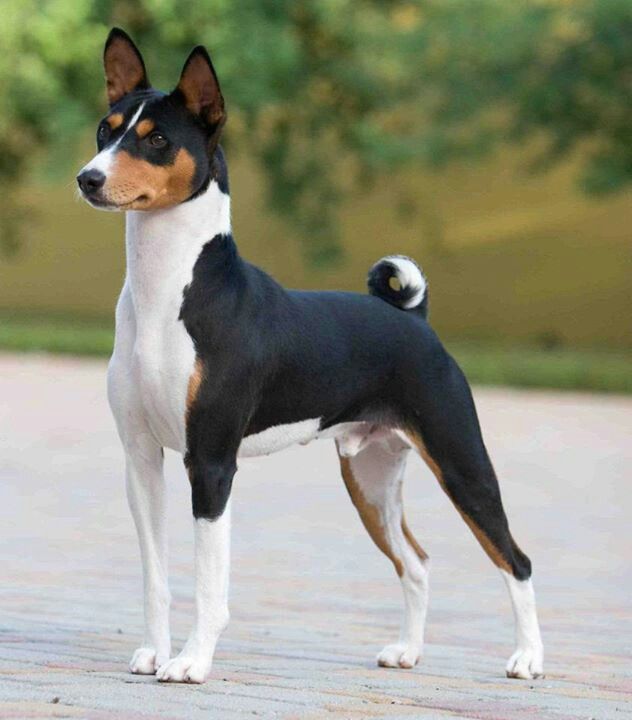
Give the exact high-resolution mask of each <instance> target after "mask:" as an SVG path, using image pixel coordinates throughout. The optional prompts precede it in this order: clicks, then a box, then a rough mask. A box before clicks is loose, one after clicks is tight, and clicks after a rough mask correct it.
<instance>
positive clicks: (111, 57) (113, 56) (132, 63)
mask: <svg viewBox="0 0 632 720" xmlns="http://www.w3.org/2000/svg"><path fill="white" fill-rule="evenodd" d="M103 66H104V68H105V81H106V87H107V93H108V102H109V103H110V106H112V105H114V104H115V103H117V102H118V101H119V100H120V99H121V98H122V97H123V96H124V95H127V93H130V92H132V90H138V89H145V88H148V87H149V80H148V79H147V71H146V70H145V63H144V62H143V56H142V55H141V54H140V51H139V49H138V48H137V47H136V45H134V43H133V41H132V38H130V36H129V35H128V34H127V33H126V32H124V31H123V30H121V29H120V28H112V30H110V34H109V35H108V39H107V40H106V41H105V49H104V51H103Z"/></svg>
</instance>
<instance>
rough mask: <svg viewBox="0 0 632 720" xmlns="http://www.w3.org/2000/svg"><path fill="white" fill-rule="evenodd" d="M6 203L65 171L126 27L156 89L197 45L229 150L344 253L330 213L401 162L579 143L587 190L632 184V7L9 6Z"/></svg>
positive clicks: (399, 2)
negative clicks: (536, 143) (111, 47)
mask: <svg viewBox="0 0 632 720" xmlns="http://www.w3.org/2000/svg"><path fill="white" fill-rule="evenodd" d="M2 10H3V22H2V24H0V47H2V50H3V52H2V55H0V182H1V183H2V187H3V192H2V193H1V197H0V211H1V212H2V216H3V220H2V233H3V234H2V239H1V241H0V242H1V243H2V244H3V245H4V247H5V248H9V247H12V246H14V245H15V244H16V242H17V239H18V237H19V227H20V223H21V222H22V220H23V218H22V217H21V215H20V211H19V207H18V205H17V201H16V199H15V190H16V188H18V187H19V186H20V183H22V182H23V181H24V179H25V177H26V176H27V173H28V172H29V170H31V169H32V168H34V167H37V166H39V165H41V164H43V163H45V164H47V165H48V166H56V167H62V168H66V169H67V170H70V169H71V167H72V166H71V164H70V162H69V161H70V160H72V159H73V157H74V152H73V148H74V146H76V144H77V142H78V141H79V139H81V138H82V137H85V132H86V130H85V129H86V128H87V127H92V126H94V122H95V120H96V118H97V117H98V116H99V114H101V113H102V112H103V111H104V109H105V102H104V93H103V84H102V70H101V64H100V54H101V48H102V44H103V41H104V39H105V36H106V34H107V31H108V29H109V28H110V27H111V26H112V25H120V26H122V27H124V28H125V29H126V30H127V31H128V32H130V33H131V34H132V35H133V37H134V38H135V39H136V41H137V43H138V44H139V46H140V47H141V49H142V51H143V53H144V55H145V59H146V61H147V65H148V69H149V73H150V78H151V79H152V81H153V82H154V84H156V85H157V86H158V87H164V88H169V87H171V86H173V85H174V84H175V82H176V79H177V75H178V72H179V69H180V66H181V63H182V62H183V59H184V57H185V55H186V53H187V52H188V50H189V49H190V47H191V46H193V45H195V44H198V43H204V44H206V45H207V46H208V47H209V49H210V51H211V53H212V55H213V58H214V61H215V64H216V67H217V69H218V72H219V75H220V79H221V81H222V86H223V89H224V94H225V97H226V99H227V103H228V110H229V124H228V127H227V131H226V136H225V141H226V142H227V143H228V144H229V145H230V146H231V152H247V153H249V155H250V156H252V157H254V158H256V160H257V161H258V162H259V164H260V165H261V166H262V167H263V168H264V169H265V173H264V177H265V178H266V191H267V196H268V199H269V202H270V206H271V208H272V209H274V210H275V211H276V212H279V213H281V214H283V215H285V216H286V217H288V218H289V219H290V220H291V221H292V222H293V223H294V226H295V227H296V228H297V230H298V231H299V235H300V236H301V237H302V238H304V239H308V240H309V242H306V243H305V248H306V254H307V256H308V258H309V259H310V260H311V261H313V262H316V263H326V262H327V261H329V260H331V259H332V258H334V257H335V256H336V255H337V253H338V252H339V246H338V244H337V242H336V236H335V232H333V228H334V227H335V222H334V221H335V215H336V209H337V206H338V203H339V202H340V200H341V198H342V197H344V196H345V194H347V193H350V192H357V191H361V190H362V189H363V188H365V187H366V185H367V183H368V182H371V181H374V180H376V179H379V178H381V177H382V174H383V173H384V172H385V171H388V170H390V169H392V168H394V167H396V166H399V165H403V164H406V163H420V164H422V163H423V164H425V165H440V164H443V163H446V162H449V161H450V160H452V159H454V158H462V157H464V156H481V155H484V154H485V153H488V152H490V151H491V150H492V149H493V148H494V147H495V146H496V145H497V144H498V143H502V142H514V141H519V140H522V139H524V138H527V137H530V136H533V135H535V136H538V137H540V136H541V137H543V138H544V139H545V140H546V150H545V151H544V152H543V154H542V156H541V158H540V160H541V161H542V163H541V164H542V165H546V163H549V162H554V161H555V160H557V159H558V158H560V157H562V156H564V155H565V154H567V153H568V152H570V151H571V150H573V149H574V148H576V147H577V146H578V145H580V144H581V145H582V146H585V163H584V168H583V176H582V179H583V184H584V188H585V189H586V190H588V191H592V192H603V191H609V190H615V189H617V188H619V187H622V186H623V185H624V184H626V183H628V182H629V181H630V179H631V178H632V131H631V121H630V118H631V113H630V109H631V105H632V102H631V100H632V98H631V93H632V91H631V87H632V83H631V80H630V78H631V77H632V57H631V55H632V44H631V43H630V42H629V38H630V37H632V3H630V0H574V1H572V2H571V1H570V0H529V1H526V0H525V2H516V3H511V2H506V0H428V1H422V0H419V1H418V2H412V1H410V0H206V1H202V0H196V1H194V0H137V1H136V2H130V1H129V0H4V2H3V5H2Z"/></svg>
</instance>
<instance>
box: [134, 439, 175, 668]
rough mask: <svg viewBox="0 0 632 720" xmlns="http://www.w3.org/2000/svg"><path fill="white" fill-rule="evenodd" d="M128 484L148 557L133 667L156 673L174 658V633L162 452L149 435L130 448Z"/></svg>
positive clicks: (142, 551)
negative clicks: (141, 624) (142, 620)
mask: <svg viewBox="0 0 632 720" xmlns="http://www.w3.org/2000/svg"><path fill="white" fill-rule="evenodd" d="M126 485H127V499H128V502H129V506H130V510H131V511H132V516H133V517H134V523H135V524H136V531H137V533H138V541H139V544H140V554H141V559H142V563H143V588H144V609H145V636H144V640H143V644H142V646H141V647H139V648H138V649H137V650H136V652H135V653H134V655H133V657H132V660H131V662H130V670H131V672H133V673H138V674H141V675H153V674H154V673H155V672H156V670H157V669H158V668H159V667H160V666H161V665H163V664H164V663H165V662H167V660H169V655H170V652H171V638H170V634H169V604H170V594H169V585H168V575H167V518H166V492H165V480H164V476H163V454H162V448H161V447H160V446H159V445H157V444H156V443H155V442H154V441H153V440H152V439H151V438H150V437H149V436H148V435H142V436H141V437H138V438H137V439H136V440H135V441H134V442H133V443H132V444H131V445H129V446H128V448H127V452H126Z"/></svg>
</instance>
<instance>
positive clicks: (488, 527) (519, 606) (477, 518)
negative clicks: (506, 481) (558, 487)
mask: <svg viewBox="0 0 632 720" xmlns="http://www.w3.org/2000/svg"><path fill="white" fill-rule="evenodd" d="M420 401H421V402H420V406H421V407H423V412H422V413H417V414H416V417H414V419H413V420H412V421H411V422H410V429H409V431H408V433H407V434H408V436H409V438H410V440H411V442H412V443H413V444H414V445H415V446H416V447H417V449H418V450H419V453H420V454H421V456H422V457H423V458H424V460H425V461H426V463H427V464H428V466H429V467H430V469H431V470H432V471H433V472H434V474H435V475H436V477H437V479H438V480H439V483H440V485H441V487H442V488H443V490H444V491H445V492H446V494H447V495H448V497H449V498H450V500H452V502H453V503H454V505H455V507H456V509H457V510H458V511H459V513H460V514H461V516H462V517H463V519H464V520H465V522H466V523H467V525H468V526H469V528H470V529H471V530H472V532H473V533H474V535H475V537H476V539H477V540H478V541H479V543H480V544H481V546H482V548H483V550H484V551H485V552H486V553H487V555H488V556H489V558H490V559H491V560H492V562H493V563H494V564H495V565H496V566H497V567H498V568H499V570H500V571H501V573H502V576H503V579H504V580H505V582H506V584H507V586H508V589H509V595H510V598H511V602H512V606H513V612H514V617H515V621H516V646H517V647H516V650H515V652H514V653H513V655H512V656H511V658H510V659H509V662H508V663H507V666H506V673H507V676H508V677H515V678H524V679H530V678H534V677H538V676H540V675H542V662H543V660H542V658H543V650H542V640H541V637H540V628H539V624H538V618H537V614H536V606H535V596H534V592H533V586H532V584H531V562H530V560H529V558H528V557H527V556H526V555H525V554H524V553H523V552H522V550H521V549H520V548H519V547H518V545H517V543H516V542H515V540H514V539H513V537H512V536H511V532H510V530H509V524H508V522H507V517H506V515H505V511H504V508H503V504H502V500H501V495H500V488H499V486H498V480H497V478H496V473H495V472H494V468H493V467H492V463H491V461H490V459H489V456H488V454H487V450H486V448H485V445H484V443H483V438H482V436H481V431H480V427H479V423H478V418H477V415H476V409H475V407H474V402H473V399H472V395H471V392H470V389H469V386H468V384H467V382H466V380H465V378H464V377H463V374H462V373H461V371H460V370H459V368H458V367H457V365H456V363H454V361H452V360H451V359H450V360H449V361H448V362H447V363H446V364H445V365H444V366H443V367H442V369H441V374H440V375H439V374H438V375H437V377H436V378H435V383H434V384H433V387H432V388H431V391H427V392H426V393H424V395H423V396H422V397H421V398H420Z"/></svg>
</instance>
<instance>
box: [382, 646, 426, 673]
mask: <svg viewBox="0 0 632 720" xmlns="http://www.w3.org/2000/svg"><path fill="white" fill-rule="evenodd" d="M420 657H421V649H420V648H419V647H418V646H417V645H406V644H405V643H396V644H395V645H387V646H386V647H385V648H384V650H382V652H381V653H379V655H378V656H377V664H378V665H379V666H380V667H390V668H397V667H398V668H412V667H415V665H416V664H417V663H418V662H419V658H420Z"/></svg>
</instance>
